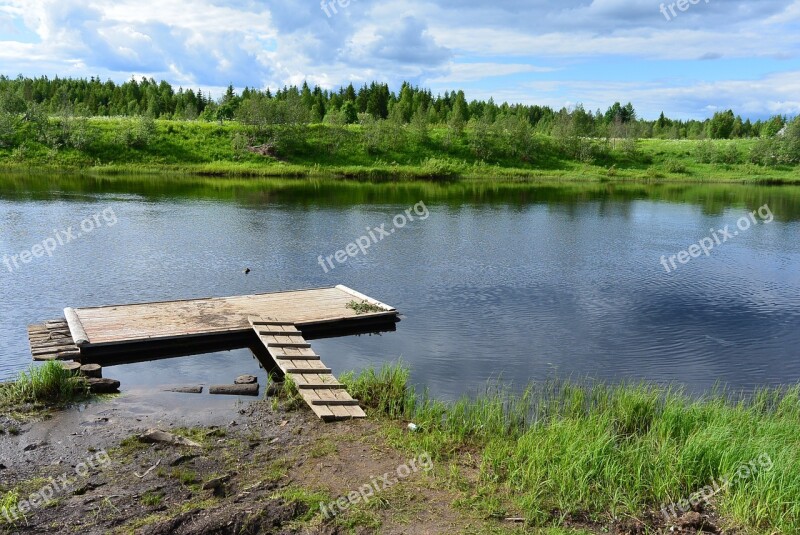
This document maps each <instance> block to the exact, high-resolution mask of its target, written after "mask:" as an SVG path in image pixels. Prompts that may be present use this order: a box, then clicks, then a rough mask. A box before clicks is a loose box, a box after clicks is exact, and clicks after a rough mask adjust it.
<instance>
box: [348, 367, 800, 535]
mask: <svg viewBox="0 0 800 535" xmlns="http://www.w3.org/2000/svg"><path fill="white" fill-rule="evenodd" d="M408 377H409V374H408V370H407V369H405V368H403V366H402V365H395V366H389V367H384V368H383V369H382V370H380V371H379V372H375V371H374V370H366V371H365V372H362V373H361V374H360V375H358V376H353V375H347V376H345V382H346V384H347V385H348V388H352V392H353V393H354V396H355V397H357V398H359V399H361V400H363V401H365V402H366V405H367V406H368V407H373V408H374V409H376V410H377V411H378V412H379V413H380V414H381V415H388V416H390V417H395V418H398V417H402V418H406V419H409V420H413V421H414V422H415V423H416V424H417V425H418V426H419V432H417V433H409V434H404V435H403V437H402V440H403V441H404V444H405V445H406V446H408V447H411V448H414V449H424V450H425V451H428V452H429V453H431V454H432V455H434V456H435V457H436V458H438V459H440V460H446V459H452V458H454V457H456V456H458V455H459V454H460V453H461V452H462V451H463V450H465V449H466V450H467V451H477V452H478V453H479V457H480V467H481V471H480V485H485V486H488V487H489V488H493V489H495V490H496V491H497V492H502V493H503V494H505V495H507V496H509V500H510V501H511V502H512V503H513V504H514V505H515V506H516V507H518V508H519V509H520V511H522V512H524V514H525V516H526V518H527V519H528V520H529V521H530V522H532V523H534V524H536V525H545V524H550V523H552V522H556V523H559V522H563V521H566V520H567V519H570V518H575V517H580V518H585V517H589V518H592V519H595V520H597V521H599V522H604V521H610V520H611V519H612V518H621V517H626V516H633V517H637V518H644V517H646V516H647V515H648V514H652V513H656V514H659V515H660V512H659V511H660V509H661V508H662V507H663V506H664V505H668V504H672V503H675V502H678V501H680V500H684V499H689V498H690V497H691V496H692V494H693V493H695V492H697V491H699V490H700V489H702V488H703V487H704V486H706V485H709V484H712V483H713V482H714V481H716V482H719V481H721V480H722V479H723V478H730V479H731V481H732V483H731V485H730V486H729V487H728V488H727V489H726V490H724V491H723V492H721V493H719V494H718V495H717V496H716V497H715V498H714V500H713V501H714V507H716V509H717V510H718V512H719V513H720V514H721V515H722V516H723V518H724V519H726V520H727V521H729V522H731V523H732V524H734V525H736V526H739V527H744V528H750V529H754V530H757V531H765V532H773V531H775V530H778V531H780V532H782V533H796V532H798V530H800V433H798V430H800V386H794V387H791V388H775V389H762V390H759V391H757V392H755V393H752V394H750V395H733V394H732V393H730V392H726V391H724V390H718V391H716V392H714V393H711V394H709V395H707V396H705V397H703V398H693V397H690V396H689V395H687V394H686V393H684V392H683V391H682V390H680V389H675V388H663V387H659V386H654V385H648V384H621V385H606V384H575V383H571V382H565V381H550V382H544V383H536V384H532V385H530V386H529V387H528V388H527V389H526V390H525V391H524V392H522V393H521V394H519V393H512V392H510V391H509V390H507V389H505V388H503V387H501V386H491V387H489V388H487V390H486V391H485V392H484V393H482V394H481V395H478V396H477V397H472V398H468V397H464V398H462V399H460V400H458V401H456V402H454V403H442V402H438V401H435V400H432V399H430V397H429V396H427V394H417V393H416V392H414V389H413V388H410V387H408V385H407V381H408ZM765 458H767V459H769V460H770V463H769V464H770V468H769V469H764V468H763V466H762V467H761V469H759V470H753V471H752V473H750V474H749V475H748V476H747V477H740V478H735V477H733V476H734V474H736V473H737V471H738V470H739V469H740V468H741V466H742V465H746V464H748V463H749V462H751V461H756V460H757V459H765Z"/></svg>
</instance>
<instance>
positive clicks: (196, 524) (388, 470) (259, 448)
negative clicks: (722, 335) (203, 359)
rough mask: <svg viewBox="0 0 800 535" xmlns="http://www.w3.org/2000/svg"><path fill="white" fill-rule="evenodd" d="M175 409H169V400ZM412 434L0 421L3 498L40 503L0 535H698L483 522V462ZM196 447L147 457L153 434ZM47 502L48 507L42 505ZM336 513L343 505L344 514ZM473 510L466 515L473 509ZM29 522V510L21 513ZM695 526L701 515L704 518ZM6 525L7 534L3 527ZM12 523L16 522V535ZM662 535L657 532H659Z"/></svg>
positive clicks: (242, 417) (68, 418) (123, 407)
mask: <svg viewBox="0 0 800 535" xmlns="http://www.w3.org/2000/svg"><path fill="white" fill-rule="evenodd" d="M165 396H167V397H165ZM388 426H394V427H396V428H397V429H398V430H402V432H410V431H407V430H406V427H405V426H406V424H405V423H404V422H387V421H375V420H362V421H351V422H340V423H332V424H325V423H322V422H321V421H320V420H318V419H317V418H316V417H315V416H314V415H313V414H312V413H311V411H310V410H308V409H307V408H305V407H304V406H301V407H294V408H291V410H287V409H286V408H285V407H283V406H282V405H280V404H277V403H275V402H273V401H272V400H270V399H265V400H259V401H252V402H251V401H242V400H239V399H237V398H214V399H213V400H212V401H211V402H209V397H203V398H202V399H201V398H196V397H192V395H190V394H169V395H165V394H161V395H153V394H152V393H136V392H129V393H126V394H124V395H122V396H119V397H115V398H110V399H104V400H101V401H95V402H92V403H90V404H85V405H81V406H78V407H73V408H69V409H66V410H63V411H59V412H57V413H54V414H51V415H49V416H46V417H44V418H37V419H35V420H34V421H29V422H27V423H19V422H18V421H17V420H15V419H13V418H10V417H8V416H7V415H6V416H0V491H7V490H9V489H14V488H16V489H19V490H20V492H19V494H20V496H19V500H20V501H22V500H28V501H30V498H31V497H32V496H31V495H33V502H34V503H33V506H32V507H31V509H30V510H29V511H27V512H25V514H22V512H20V511H19V509H18V508H17V509H12V512H13V513H15V514H12V516H13V518H9V519H1V518H0V533H20V534H33V533H63V534H68V533H69V534H72V533H86V534H107V533H108V534H117V533H120V534H123V533H134V534H159V535H160V534H164V535H167V534H178V535H183V534H198V535H199V534H234V533H237V534H238V533H243V534H261V533H264V534H267V533H279V534H297V533H320V534H329V535H330V534H339V533H356V534H367V533H382V534H383V533H385V534H450V533H467V534H469V533H476V534H477V533H497V534H510V533H543V534H548V535H579V534H588V533H609V532H612V533H626V534H627V533H630V534H634V533H645V532H649V533H654V532H667V531H669V532H671V533H676V532H677V533H700V532H702V530H703V528H704V527H705V529H706V531H707V532H713V531H714V530H715V528H714V529H710V527H711V526H713V523H709V522H706V520H707V517H704V518H701V519H700V520H699V521H698V523H697V525H688V526H687V527H686V529H683V530H676V529H675V528H672V529H671V530H668V529H666V528H664V527H656V526H655V524H657V518H655V519H654V524H653V525H651V527H650V528H645V526H644V525H643V524H641V523H640V522H638V521H635V522H633V521H621V522H618V523H615V524H613V525H610V526H597V525H593V524H591V523H589V522H582V521H580V520H578V521H576V522H574V523H570V524H574V528H575V529H572V528H569V529H565V530H553V531H550V530H534V529H532V528H526V527H525V526H524V525H523V524H521V523H520V520H521V519H520V518H518V517H519V516H521V515H520V514H519V512H513V511H509V512H508V513H507V514H505V515H499V516H496V517H494V516H489V517H487V515H486V513H485V511H483V512H479V511H477V510H473V509H472V508H471V507H470V506H469V505H468V504H469V503H470V498H472V497H474V492H475V487H476V486H477V474H478V470H477V466H478V460H477V459H474V458H472V456H471V455H469V454H467V455H465V456H463V457H464V458H463V459H461V460H460V461H459V466H458V468H459V476H458V477H457V478H455V479H454V478H453V477H451V469H452V467H451V466H434V465H433V461H432V460H431V459H429V458H426V457H425V456H424V455H416V454H413V453H409V452H407V451H400V450H398V449H395V448H393V447H391V446H390V445H389V444H388V441H387V438H386V437H387V432H386V431H387V427H388ZM153 428H156V429H161V430H165V431H170V432H172V433H174V434H177V435H179V436H183V437H187V438H188V439H190V440H193V441H195V442H197V443H198V444H199V447H194V446H176V445H171V444H149V443H144V442H142V441H141V440H140V439H139V436H140V435H141V434H142V433H144V432H146V431H147V430H148V429H153ZM42 495H46V497H47V498H48V499H49V501H48V503H47V504H44V503H41V502H43V501H44V500H42V499H41V498H39V496H42ZM337 501H338V503H337ZM465 504H467V505H465ZM23 509H24V506H23ZM698 516H700V515H698ZM3 520H5V522H3ZM8 520H11V521H12V522H11V523H9V522H8ZM654 527H655V529H653V528H654Z"/></svg>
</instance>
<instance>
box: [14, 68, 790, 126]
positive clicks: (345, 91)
mask: <svg viewBox="0 0 800 535" xmlns="http://www.w3.org/2000/svg"><path fill="white" fill-rule="evenodd" d="M273 100H274V101H275V102H276V103H277V102H281V103H283V104H282V105H280V106H278V107H281V108H282V109H283V111H282V112H281V113H280V114H278V115H280V117H278V118H277V119H278V120H280V119H282V118H284V117H288V119H289V120H291V121H301V122H305V123H306V124H313V123H322V122H344V123H345V124H352V123H356V122H359V121H360V118H359V115H361V116H362V117H363V115H364V114H366V115H369V116H370V117H371V118H372V119H374V120H391V121H394V122H396V123H398V124H406V125H410V124H412V123H414V122H417V123H421V122H424V123H425V124H427V125H431V126H436V125H450V126H454V127H456V128H457V127H459V125H461V124H464V125H466V124H468V123H469V122H470V121H473V122H475V121H484V122H489V123H494V122H496V121H498V120H500V121H504V120H509V119H513V120H524V121H526V122H527V123H528V125H529V126H530V127H531V128H533V129H534V131H535V132H536V133H541V134H547V135H554V134H555V135H558V134H560V133H564V130H565V129H566V130H569V131H570V133H574V134H575V135H577V136H585V137H595V138H624V137H637V138H663V139H686V138H688V139H704V138H711V139H736V138H750V137H773V136H775V135H776V134H777V133H778V132H779V131H781V130H782V129H783V128H784V126H785V125H786V124H787V123H788V122H789V121H788V119H787V118H786V117H782V116H775V117H773V118H771V119H769V120H767V121H760V120H759V121H755V122H751V121H750V120H749V119H747V120H742V118H741V117H740V116H738V115H735V114H734V112H733V111H731V110H728V111H724V112H719V113H716V114H714V116H713V117H711V118H709V119H706V120H704V121H697V120H688V121H682V120H676V119H670V118H668V117H666V116H665V115H664V114H663V113H662V114H661V116H660V117H659V118H658V119H657V120H644V119H642V118H639V117H638V116H637V113H636V110H635V109H634V107H633V105H631V104H630V103H628V104H626V105H622V104H621V103H619V102H617V103H614V104H613V105H612V106H610V107H609V108H608V109H607V110H606V111H601V110H599V109H598V110H596V111H594V112H592V111H591V110H585V109H584V108H583V106H580V105H578V106H577V107H575V108H574V109H566V108H565V109H561V110H554V109H552V108H550V107H547V106H537V105H530V106H528V105H519V104H508V103H502V104H496V103H495V102H494V101H493V100H492V99H489V100H488V101H479V100H472V101H469V102H468V101H467V99H466V98H465V95H464V92H463V91H452V92H445V93H444V94H443V95H433V94H432V93H431V91H430V90H427V89H420V88H417V87H413V86H412V85H410V84H408V83H403V85H402V86H401V88H400V91H399V92H397V93H395V92H393V91H391V90H390V89H389V86H388V85H386V84H382V83H376V82H373V83H371V84H369V85H367V84H364V85H363V86H361V87H359V88H355V87H354V86H353V85H352V84H350V85H348V86H346V87H341V88H339V89H338V90H336V91H329V90H325V89H321V88H319V87H314V88H313V89H312V88H311V87H309V86H308V85H307V84H306V83H304V84H303V85H302V86H301V87H296V86H290V87H284V88H282V89H280V90H277V91H275V92H274V93H272V92H271V91H270V90H269V89H267V90H265V91H262V90H258V89H251V88H245V89H244V90H243V91H242V92H241V93H240V94H237V93H236V91H235V90H234V88H233V87H228V89H227V91H226V92H225V93H224V94H223V95H220V96H219V97H218V98H212V95H210V94H208V93H203V91H202V90H200V89H198V90H197V91H195V90H193V89H184V88H182V87H179V88H178V89H177V90H175V89H174V88H173V86H172V85H171V84H169V83H168V82H166V81H163V80H162V81H160V82H156V81H155V80H154V79H152V78H150V79H148V78H142V79H140V80H136V79H131V80H129V81H127V82H124V83H122V84H117V83H115V82H113V81H111V80H107V81H105V82H103V81H101V80H100V79H99V78H96V77H91V78H89V79H88V80H87V79H74V78H58V77H56V78H53V79H50V78H48V77H46V76H45V77H37V78H26V77H22V76H18V77H17V78H9V77H7V76H0V113H10V114H26V113H47V114H50V115H57V114H65V113H66V114H70V115H77V116H87V117H92V116H148V117H151V118H156V119H157V118H163V119H178V120H194V119H202V120H207V121H224V120H234V119H244V120H247V117H248V116H250V117H252V116H253V114H254V113H256V114H257V113H259V111H258V108H259V107H264V106H265V103H267V102H269V101H273ZM261 113H269V112H261ZM275 113H277V112H275Z"/></svg>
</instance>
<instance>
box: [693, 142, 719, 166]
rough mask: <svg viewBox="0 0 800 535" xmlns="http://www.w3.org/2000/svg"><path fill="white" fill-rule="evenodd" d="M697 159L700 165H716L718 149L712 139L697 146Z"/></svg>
mask: <svg viewBox="0 0 800 535" xmlns="http://www.w3.org/2000/svg"><path fill="white" fill-rule="evenodd" d="M695 157H696V158H697V161H698V162H700V163H714V160H715V159H716V157H717V148H716V146H714V142H713V141H711V140H710V139H705V140H703V141H701V142H700V143H698V144H697V149H696V150H695Z"/></svg>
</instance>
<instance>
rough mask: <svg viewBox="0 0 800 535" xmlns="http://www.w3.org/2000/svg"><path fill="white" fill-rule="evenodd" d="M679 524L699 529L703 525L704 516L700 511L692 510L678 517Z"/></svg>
mask: <svg viewBox="0 0 800 535" xmlns="http://www.w3.org/2000/svg"><path fill="white" fill-rule="evenodd" d="M677 525H678V526H680V527H682V528H695V529H699V528H700V527H701V526H702V525H703V517H702V516H701V515H700V513H696V512H694V511H690V512H688V513H686V514H685V515H683V516H682V517H680V518H679V519H678V521H677Z"/></svg>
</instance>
